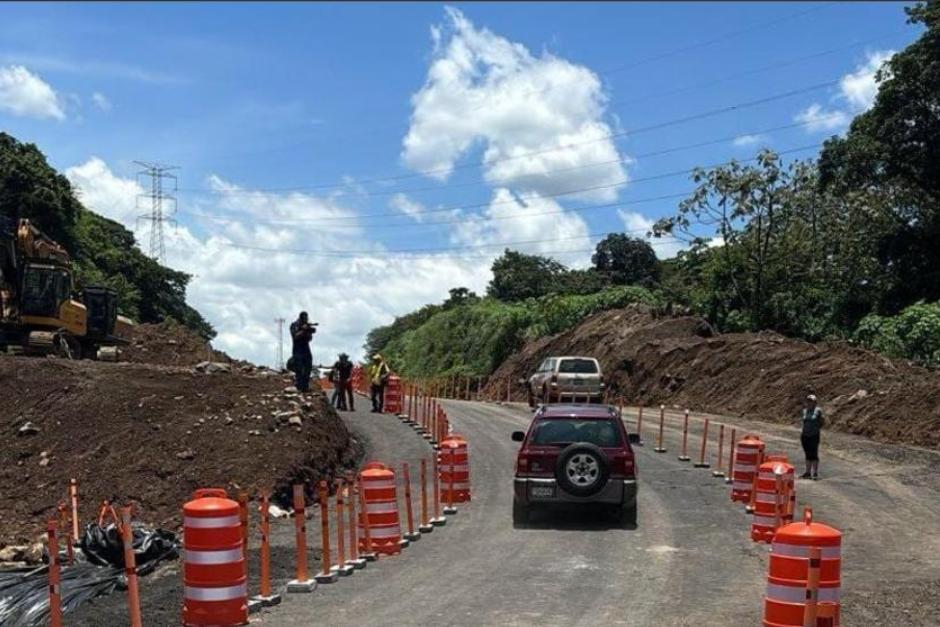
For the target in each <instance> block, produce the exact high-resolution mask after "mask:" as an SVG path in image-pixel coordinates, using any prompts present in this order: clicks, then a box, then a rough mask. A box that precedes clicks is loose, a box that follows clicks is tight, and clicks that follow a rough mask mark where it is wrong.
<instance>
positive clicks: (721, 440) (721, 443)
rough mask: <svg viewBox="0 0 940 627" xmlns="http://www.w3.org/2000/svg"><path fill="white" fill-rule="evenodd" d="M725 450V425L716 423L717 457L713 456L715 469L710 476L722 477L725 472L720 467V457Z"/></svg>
mask: <svg viewBox="0 0 940 627" xmlns="http://www.w3.org/2000/svg"><path fill="white" fill-rule="evenodd" d="M724 452H725V426H724V425H718V457H716V458H715V470H713V471H712V477H724V476H725V472H724V471H723V470H722V469H721V458H722V456H723V454H724Z"/></svg>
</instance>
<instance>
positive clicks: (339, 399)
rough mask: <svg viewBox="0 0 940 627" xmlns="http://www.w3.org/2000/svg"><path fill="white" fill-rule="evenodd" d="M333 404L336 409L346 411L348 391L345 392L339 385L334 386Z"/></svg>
mask: <svg viewBox="0 0 940 627" xmlns="http://www.w3.org/2000/svg"><path fill="white" fill-rule="evenodd" d="M331 402H332V403H333V407H335V408H336V409H342V410H344V411H345V410H346V390H344V389H343V388H342V387H341V384H339V383H334V384H333V398H332V401H331Z"/></svg>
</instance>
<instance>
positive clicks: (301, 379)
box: [294, 353, 313, 392]
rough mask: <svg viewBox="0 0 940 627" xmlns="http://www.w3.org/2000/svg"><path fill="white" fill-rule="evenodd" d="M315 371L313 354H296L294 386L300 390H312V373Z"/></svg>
mask: <svg viewBox="0 0 940 627" xmlns="http://www.w3.org/2000/svg"><path fill="white" fill-rule="evenodd" d="M311 372H313V355H309V354H307V355H304V354H302V353H301V354H296V355H294V386H295V387H296V388H297V390H298V391H300V392H309V391H310V373H311Z"/></svg>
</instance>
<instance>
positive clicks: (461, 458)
mask: <svg viewBox="0 0 940 627" xmlns="http://www.w3.org/2000/svg"><path fill="white" fill-rule="evenodd" d="M438 469H439V470H440V475H439V480H440V482H441V487H442V489H443V490H444V494H443V498H444V502H445V503H447V504H449V505H453V504H454V503H466V502H468V501H470V455H469V451H468V448H467V441H466V440H465V439H463V437H461V436H459V435H457V434H451V435H449V436H447V437H445V438H444V439H443V441H442V442H441V449H440V453H439V454H438Z"/></svg>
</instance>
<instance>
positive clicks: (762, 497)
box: [755, 491, 787, 505]
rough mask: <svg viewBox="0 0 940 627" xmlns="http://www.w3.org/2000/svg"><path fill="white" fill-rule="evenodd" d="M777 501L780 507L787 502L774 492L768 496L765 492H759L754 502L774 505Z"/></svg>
mask: <svg viewBox="0 0 940 627" xmlns="http://www.w3.org/2000/svg"><path fill="white" fill-rule="evenodd" d="M778 499H779V500H780V504H781V505H783V504H784V503H786V502H787V499H785V498H784V497H783V495H782V494H781V495H779V496H778V495H777V494H776V493H774V492H771V493H770V494H768V493H766V492H761V491H758V492H757V498H756V499H755V500H756V501H757V502H758V503H776V502H777V500H778Z"/></svg>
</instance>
